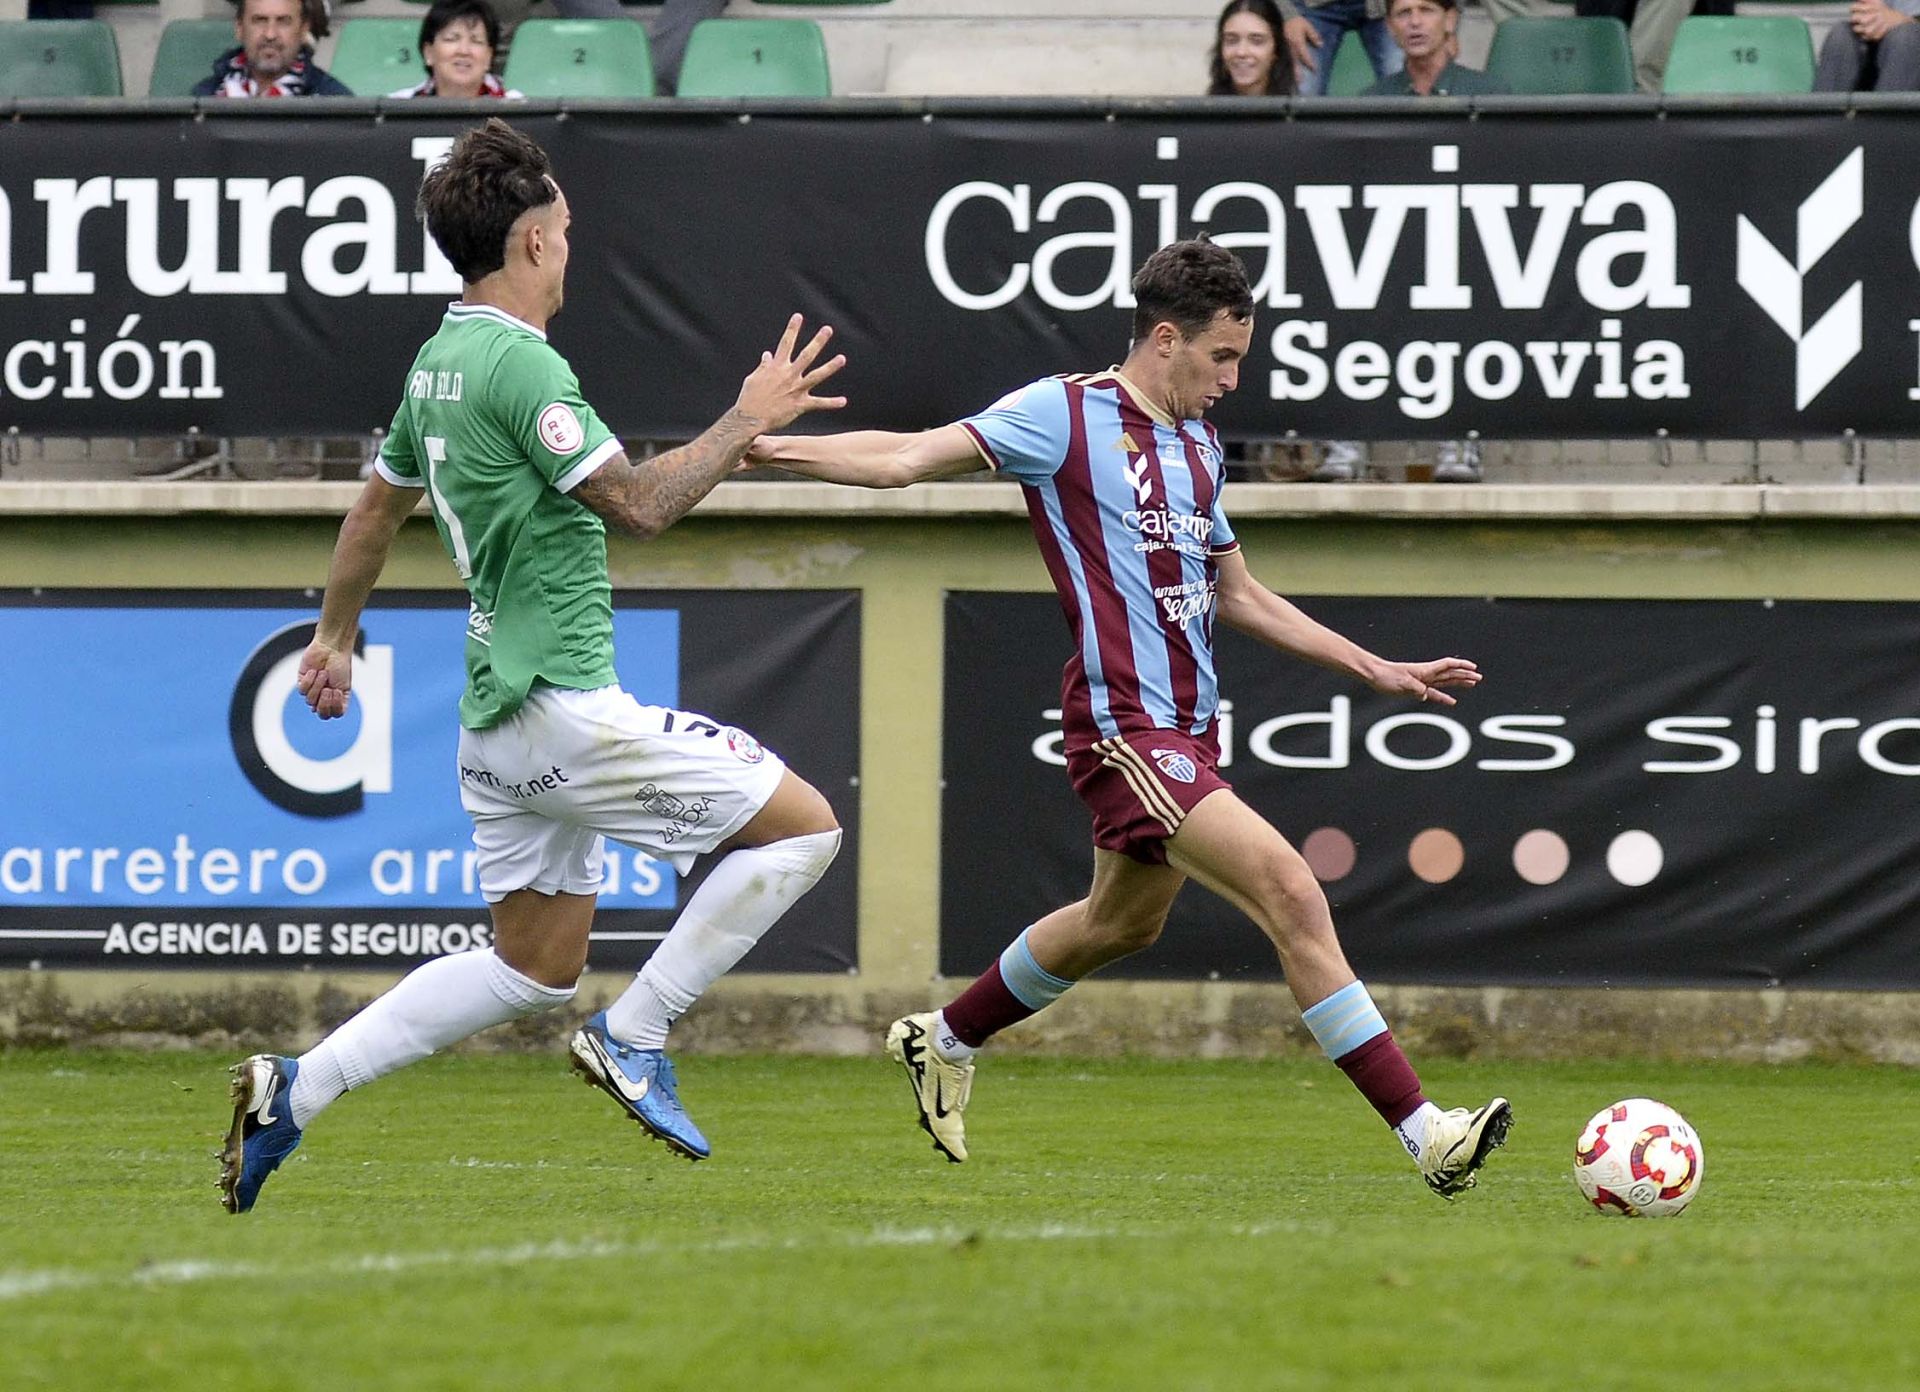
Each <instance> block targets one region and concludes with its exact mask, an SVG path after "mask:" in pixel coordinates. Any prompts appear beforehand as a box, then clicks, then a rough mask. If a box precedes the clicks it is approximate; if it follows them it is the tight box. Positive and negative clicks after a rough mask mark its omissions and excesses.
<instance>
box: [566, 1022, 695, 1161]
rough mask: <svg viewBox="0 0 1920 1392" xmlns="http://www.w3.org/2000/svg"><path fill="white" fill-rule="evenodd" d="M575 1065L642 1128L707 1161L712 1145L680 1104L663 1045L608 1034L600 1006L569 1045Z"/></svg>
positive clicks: (670, 1145) (671, 1146)
mask: <svg viewBox="0 0 1920 1392" xmlns="http://www.w3.org/2000/svg"><path fill="white" fill-rule="evenodd" d="M568 1047H569V1050H570V1052H571V1053H572V1055H573V1057H572V1064H573V1069H574V1071H575V1072H576V1073H578V1074H580V1075H581V1076H582V1077H583V1078H584V1079H585V1080H586V1081H587V1082H588V1083H591V1084H592V1085H593V1086H594V1087H597V1088H599V1089H600V1090H601V1091H602V1092H604V1093H606V1094H607V1095H608V1096H609V1097H611V1098H612V1099H613V1100H614V1101H616V1102H618V1103H619V1104H620V1105H621V1106H622V1107H624V1108H626V1111H627V1115H628V1116H630V1117H632V1118H633V1119H634V1120H635V1121H637V1122H639V1123H640V1129H641V1130H643V1131H645V1132H646V1133H647V1134H648V1135H649V1136H651V1137H653V1139H655V1140H657V1141H664V1142H666V1145H667V1149H669V1150H671V1151H673V1152H675V1153H676V1154H679V1155H684V1156H686V1157H687V1159H689V1160H704V1159H706V1158H707V1157H708V1156H709V1155H711V1154H713V1147H712V1146H710V1145H708V1144H707V1138H706V1137H705V1136H703V1135H701V1134H700V1128H699V1127H697V1126H695V1125H694V1124H693V1118H692V1117H690V1116H688V1115H687V1112H686V1109H685V1108H684V1107H682V1106H681V1105H680V1097H679V1094H678V1093H677V1092H676V1091H675V1088H674V1077H673V1060H672V1059H670V1058H668V1057H667V1056H666V1053H665V1051H663V1050H660V1049H636V1048H634V1047H633V1046H632V1045H631V1044H625V1043H622V1042H621V1041H620V1040H618V1039H615V1038H614V1037H613V1036H612V1035H610V1034H608V1033H607V1012H606V1011H604V1010H602V1011H601V1012H600V1013H599V1014H597V1015H595V1016H594V1017H593V1018H592V1019H591V1020H588V1021H587V1022H586V1024H584V1025H582V1026H581V1027H580V1028H579V1029H577V1030H575V1031H574V1034H573V1042H572V1044H571V1045H569V1046H568Z"/></svg>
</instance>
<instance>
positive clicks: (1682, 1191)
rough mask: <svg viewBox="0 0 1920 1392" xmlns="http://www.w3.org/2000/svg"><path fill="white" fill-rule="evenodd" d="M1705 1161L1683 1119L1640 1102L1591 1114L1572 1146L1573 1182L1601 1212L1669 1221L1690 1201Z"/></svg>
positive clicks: (1666, 1109) (1633, 1099)
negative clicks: (1591, 1117)
mask: <svg viewBox="0 0 1920 1392" xmlns="http://www.w3.org/2000/svg"><path fill="white" fill-rule="evenodd" d="M1706 1168H1707V1156H1706V1152H1705V1151H1704V1150H1702V1149H1701V1148H1700V1137H1699V1136H1697V1135H1696V1134H1694V1130H1693V1128H1692V1127H1691V1126H1689V1125H1687V1119H1686V1118H1685V1117H1683V1116H1681V1115H1680V1113H1678V1112H1676V1111H1674V1109H1673V1108H1671V1107H1669V1106H1667V1105H1666V1104H1665V1103H1664V1102H1655V1101H1652V1100H1651V1099H1649V1098H1645V1097H1629V1098H1628V1099H1627V1100H1626V1101H1624V1102H1616V1103H1614V1104H1613V1105H1612V1106H1611V1107H1607V1108H1604V1109H1602V1110H1601V1111H1599V1112H1597V1113H1595V1114H1594V1118H1593V1120H1592V1121H1589V1122H1588V1123H1587V1129H1586V1130H1584V1131H1582V1132H1581V1133H1580V1139H1579V1141H1578V1142H1576V1143H1575V1145H1574V1147H1573V1182H1574V1183H1575V1184H1577V1185H1579V1186H1580V1192H1581V1193H1583V1194H1585V1195H1586V1196H1587V1198H1588V1199H1589V1200H1590V1201H1591V1202H1592V1204H1593V1206H1594V1207H1595V1208H1597V1209H1599V1210H1600V1211H1601V1212H1602V1213H1623V1214H1625V1215H1626V1216H1627V1217H1629V1218H1671V1217H1672V1216H1673V1215H1674V1214H1676V1213H1679V1212H1681V1211H1682V1210H1683V1209H1685V1208H1686V1206H1687V1205H1688V1204H1690V1203H1692V1202H1693V1196H1694V1195H1695V1194H1697V1193H1699V1192H1700V1179H1701V1176H1702V1175H1704V1174H1705V1173H1706Z"/></svg>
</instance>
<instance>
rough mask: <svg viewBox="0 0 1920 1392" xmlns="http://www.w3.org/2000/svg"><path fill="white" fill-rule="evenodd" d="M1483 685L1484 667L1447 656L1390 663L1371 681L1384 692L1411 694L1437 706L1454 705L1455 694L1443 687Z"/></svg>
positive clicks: (1386, 693) (1388, 693)
mask: <svg viewBox="0 0 1920 1392" xmlns="http://www.w3.org/2000/svg"><path fill="white" fill-rule="evenodd" d="M1479 684H1480V669H1479V668H1478V667H1476V666H1474V664H1473V663H1471V662H1469V661H1467V659H1466V658H1464V657H1443V658H1441V659H1440V660H1439V661H1437V662H1389V663H1386V664H1384V665H1383V666H1382V667H1381V669H1380V670H1379V671H1378V672H1377V673H1375V674H1374V677H1373V680H1372V681H1371V682H1370V683H1369V685H1370V686H1372V687H1373V689H1374V690H1375V691H1378V692H1380V693H1381V694H1382V695H1385V696H1411V697H1413V699H1414V700H1416V701H1425V702H1429V703H1431V704H1433V705H1436V706H1451V705H1453V704H1454V699H1453V697H1451V696H1449V695H1448V694H1447V693H1446V691H1445V690H1444V689H1443V688H1446V687H1458V688H1461V689H1463V690H1464V689H1465V688H1467V687H1470V686H1478V685H1479Z"/></svg>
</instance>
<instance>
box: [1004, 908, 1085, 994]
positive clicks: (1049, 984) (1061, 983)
mask: <svg viewBox="0 0 1920 1392" xmlns="http://www.w3.org/2000/svg"><path fill="white" fill-rule="evenodd" d="M1030 931H1032V930H1031V929H1024V928H1023V929H1022V930H1021V931H1020V936H1019V937H1017V938H1015V939H1014V940H1013V941H1012V942H1010V943H1008V944H1007V950H1006V951H1005V952H1002V953H1001V954H1000V979H1001V980H1002V981H1004V982H1006V983H1007V989H1008V990H1009V991H1011V992H1013V994H1014V996H1015V998H1016V999H1018V1000H1019V1002H1020V1004H1022V1005H1024V1006H1026V1007H1027V1008H1028V1009H1029V1010H1044V1009H1046V1008H1047V1007H1048V1006H1050V1005H1052V1004H1053V1003H1054V1002H1055V1001H1057V1000H1059V999H1060V997H1062V996H1064V995H1065V994H1066V993H1067V988H1068V987H1069V986H1071V985H1073V983H1072V982H1071V981H1067V980H1064V979H1062V978H1061V977H1057V976H1055V975H1054V974H1053V973H1052V972H1050V971H1048V970H1046V969H1045V968H1044V967H1042V966H1041V965H1040V964H1039V963H1038V962H1036V961H1034V960H1033V949H1032V948H1030V947H1028V946H1027V934H1028V933H1029V932H1030Z"/></svg>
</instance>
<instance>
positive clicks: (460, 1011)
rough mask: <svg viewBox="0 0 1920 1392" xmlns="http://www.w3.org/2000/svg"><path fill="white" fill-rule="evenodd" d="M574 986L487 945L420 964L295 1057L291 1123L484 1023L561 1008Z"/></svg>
mask: <svg viewBox="0 0 1920 1392" xmlns="http://www.w3.org/2000/svg"><path fill="white" fill-rule="evenodd" d="M573 991H574V988H573V987H571V986H566V987H560V986H542V985H541V984H540V983H539V982H537V981H535V980H534V979H533V978H532V977H529V976H523V975H521V974H520V973H519V972H517V971H515V970H514V969H513V968H512V967H510V966H508V965H507V964H506V963H505V962H503V961H501V960H500V958H499V957H498V956H497V955H496V954H495V952H494V950H493V949H492V948H490V947H489V948H485V949H483V950H481V951H477V952H457V953H455V954H453V955H452V956H450V957H436V958H435V959H434V960H433V961H431V962H425V963H422V964H421V965H420V966H418V967H415V968H414V969H413V970H412V971H410V972H408V973H407V975H406V976H404V977H403V978H401V980H400V983H399V984H398V985H396V986H395V987H394V988H393V989H392V990H391V991H389V992H387V993H386V994H385V995H384V996H381V997H380V998H379V999H378V1000H376V1001H374V1002H373V1003H372V1004H370V1005H368V1006H367V1008H366V1009H365V1010H362V1011H361V1012H360V1013H359V1014H358V1015H355V1016H354V1017H353V1018H352V1019H351V1020H349V1021H347V1022H346V1023H345V1024H344V1025H342V1026H340V1028H339V1029H337V1030H335V1031H334V1032H333V1033H332V1034H330V1035H328V1036H327V1037H326V1038H325V1039H323V1040H321V1041H320V1042H319V1043H318V1044H316V1045H315V1046H314V1047H313V1048H312V1049H311V1050H310V1051H309V1052H307V1053H305V1054H303V1055H301V1057H300V1059H299V1064H300V1072H299V1075H298V1076H297V1077H295V1078H294V1080H293V1090H292V1092H291V1093H290V1094H289V1096H288V1106H290V1107H291V1108H292V1109H293V1124H294V1125H295V1126H298V1127H301V1128H303V1129H304V1128H305V1126H306V1124H307V1123H308V1122H310V1121H312V1120H313V1118H314V1117H316V1116H318V1115H319V1114H320V1112H321V1111H322V1110H323V1109H325V1108H326V1107H327V1106H328V1104H330V1103H332V1102H333V1101H334V1100H335V1099H336V1098H338V1097H339V1096H340V1094H341V1093H343V1092H345V1091H346V1090H347V1089H349V1088H357V1087H365V1086H366V1085H367V1084H368V1083H370V1082H372V1081H373V1080H374V1079H375V1078H380V1077H384V1076H386V1075H387V1074H389V1073H391V1072H393V1071H394V1069H396V1068H404V1067H405V1066H406V1065H408V1064H410V1063H418V1062H419V1061H420V1060H421V1059H423V1058H425V1057H426V1056H427V1055H428V1054H431V1053H434V1052H436V1051H437V1050H440V1049H444V1048H446V1047H447V1045H449V1044H456V1043H458V1042H459V1041H460V1040H462V1039H465V1038H466V1037H467V1036H468V1035H470V1034H478V1033H479V1032H480V1031H481V1030H483V1029H486V1028H487V1027H488V1026H490V1025H502V1024H505V1023H506V1022H507V1021H508V1020H513V1019H517V1018H519V1017H520V1016H522V1015H535V1014H538V1013H539V1012H540V1011H542V1010H552V1009H553V1008H554V1007H555V1006H557V1005H565V1004H566V1003H567V1002H568V1001H570V1000H572V999H573Z"/></svg>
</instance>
